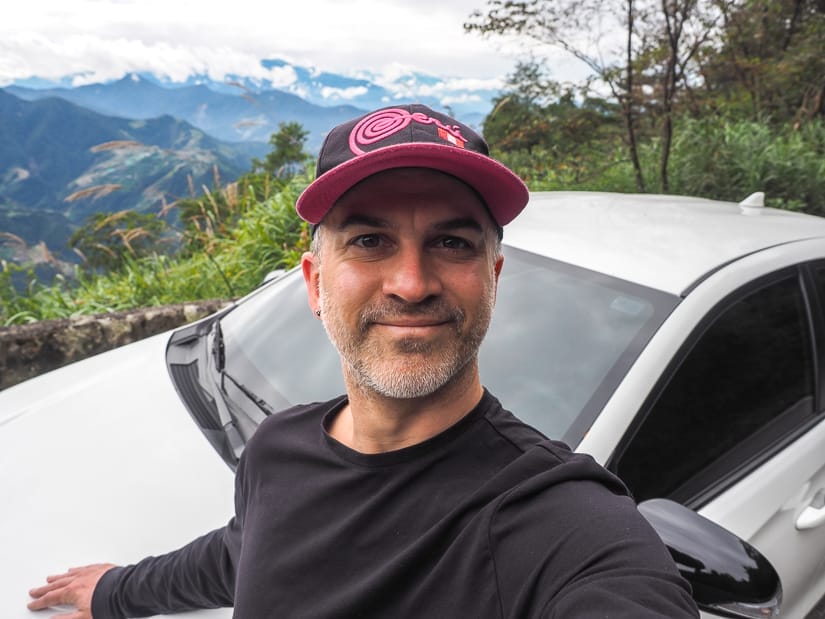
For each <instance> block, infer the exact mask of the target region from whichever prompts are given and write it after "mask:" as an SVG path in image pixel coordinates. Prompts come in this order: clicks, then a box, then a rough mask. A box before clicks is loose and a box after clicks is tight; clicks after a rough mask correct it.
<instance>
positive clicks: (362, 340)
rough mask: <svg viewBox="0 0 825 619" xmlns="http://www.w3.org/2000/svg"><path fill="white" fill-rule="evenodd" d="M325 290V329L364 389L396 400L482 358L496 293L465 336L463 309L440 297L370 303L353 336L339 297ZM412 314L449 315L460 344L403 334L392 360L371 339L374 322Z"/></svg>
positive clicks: (421, 393)
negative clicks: (337, 306) (340, 313)
mask: <svg viewBox="0 0 825 619" xmlns="http://www.w3.org/2000/svg"><path fill="white" fill-rule="evenodd" d="M320 293H321V299H320V300H321V308H322V311H321V316H322V318H323V324H324V329H326V332H327V335H328V336H329V338H330V340H331V341H332V343H333V344H334V345H335V347H336V348H337V349H338V353H339V355H340V357H341V359H342V361H343V364H344V371H345V373H346V374H347V375H348V376H349V377H350V378H351V379H353V380H354V381H355V383H356V384H357V385H358V386H359V387H360V388H362V389H364V390H367V391H371V392H374V393H376V394H378V395H381V396H384V397H387V398H394V399H412V398H421V397H425V396H428V395H431V394H433V393H435V392H436V391H438V390H439V389H441V388H442V387H444V386H445V385H447V384H448V383H449V382H450V381H452V380H453V379H455V378H456V377H457V376H459V375H460V374H461V372H462V371H463V370H464V369H465V368H466V367H467V364H468V363H470V362H471V361H475V359H476V358H477V357H478V349H479V347H480V346H481V342H482V340H483V339H484V336H485V334H486V333H487V328H488V327H489V324H490V318H491V316H492V309H493V295H492V294H489V295H488V296H487V297H488V298H487V299H485V300H484V301H483V302H482V306H481V307H480V309H479V314H478V317H477V320H476V324H475V325H473V327H472V329H471V330H470V331H469V332H468V333H467V334H466V336H465V337H464V338H460V337H459V335H460V333H461V332H462V330H463V328H464V324H465V322H466V316H465V314H464V312H463V311H461V310H459V309H457V308H451V307H447V306H446V305H445V304H444V303H442V302H441V301H438V300H435V301H432V302H425V303H424V304H416V305H407V304H401V303H399V302H394V303H390V304H388V305H387V306H383V307H378V308H375V307H372V308H366V309H365V310H364V311H363V312H362V313H361V315H360V316H359V324H358V331H357V332H356V334H355V335H353V334H351V333H348V332H347V331H346V329H345V327H344V326H343V325H342V324H340V323H339V321H338V320H337V315H338V314H337V313H336V311H335V310H334V309H333V308H335V302H334V301H332V300H331V298H330V295H329V293H328V292H327V291H326V289H325V288H324V287H323V285H322V286H321V290H320ZM411 314H412V315H422V314H423V315H427V316H437V317H439V318H440V319H448V320H450V322H451V324H452V325H453V326H454V330H455V335H456V339H455V345H453V346H451V347H447V348H445V347H442V346H438V345H434V344H433V343H431V342H422V341H421V340H419V339H417V338H409V339H402V340H400V341H398V342H396V343H395V345H394V350H393V351H392V352H393V353H394V354H393V357H392V359H388V358H386V352H385V351H382V350H380V349H379V348H378V347H377V346H375V345H373V343H372V342H371V341H370V340H369V339H368V332H369V330H370V328H371V325H372V323H373V322H374V321H376V320H379V319H381V318H382V317H388V316H399V315H411ZM399 359H400V362H399Z"/></svg>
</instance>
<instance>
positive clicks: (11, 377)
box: [0, 301, 229, 389]
mask: <svg viewBox="0 0 825 619" xmlns="http://www.w3.org/2000/svg"><path fill="white" fill-rule="evenodd" d="M228 303H229V302H228V301H199V302H194V303H184V304H180V305H170V306H165V307H152V308H145V309H139V310H132V311H128V312H117V313H112V314H101V315H98V316H81V317H78V318H71V319H65V320H42V321H40V322H36V323H32V324H29V325H19V326H13V327H0V389H5V388H6V387H10V386H11V385H14V384H17V383H19V382H22V381H24V380H26V379H27V378H31V377H33V376H37V375H38V374H42V373H44V372H48V371H49V370H54V369H56V368H59V367H62V366H64V365H67V364H69V363H72V362H73V361H79V360H80V359H83V358H85V357H89V356H91V355H95V354H97V353H101V352H104V351H107V350H111V349H112V348H116V347H117V346H122V345H124V344H129V343H130V342H136V341H137V340H140V339H143V338H144V337H148V336H150V335H155V334H156V333H162V332H163V331H168V330H169V329H174V328H175V327H178V326H180V325H183V324H185V323H188V322H192V321H194V320H198V319H200V318H203V317H204V316H207V315H209V314H211V313H213V312H215V311H217V310H218V309H220V308H222V307H225V306H226V305H227V304H228Z"/></svg>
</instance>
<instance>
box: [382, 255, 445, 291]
mask: <svg viewBox="0 0 825 619" xmlns="http://www.w3.org/2000/svg"><path fill="white" fill-rule="evenodd" d="M383 290H384V294H386V295H388V296H392V297H395V298H397V299H400V300H402V301H405V302H406V303H419V302H421V301H424V300H425V299H428V298H430V297H433V296H437V295H439V294H441V291H442V283H441V279H440V277H439V274H438V268H437V265H436V264H435V261H433V260H432V259H430V258H429V257H428V256H427V254H426V252H425V251H424V250H423V249H421V248H417V247H408V248H402V249H401V250H399V251H398V253H397V254H396V256H395V259H394V260H391V261H390V262H389V264H387V269H386V272H385V276H384V286H383Z"/></svg>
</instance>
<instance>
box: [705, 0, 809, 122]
mask: <svg viewBox="0 0 825 619" xmlns="http://www.w3.org/2000/svg"><path fill="white" fill-rule="evenodd" d="M720 10H721V12H722V15H723V20H724V29H723V31H722V34H721V36H720V37H719V40H718V42H717V43H716V44H715V45H709V46H706V47H704V48H703V49H702V50H701V58H700V65H701V72H702V77H703V80H704V89H703V90H702V91H701V92H699V93H696V94H697V104H698V105H699V106H702V107H710V108H711V109H712V110H713V111H720V110H722V111H728V112H730V111H733V113H734V114H735V115H737V116H739V117H742V118H746V119H767V118H769V119H771V120H772V121H773V122H794V123H796V124H797V125H799V124H800V123H803V122H806V121H808V120H810V119H813V118H816V117H820V118H821V117H825V2H823V0H744V1H740V2H737V3H736V4H734V5H732V6H729V5H727V4H721V5H720Z"/></svg>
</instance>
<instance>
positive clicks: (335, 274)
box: [303, 168, 502, 398]
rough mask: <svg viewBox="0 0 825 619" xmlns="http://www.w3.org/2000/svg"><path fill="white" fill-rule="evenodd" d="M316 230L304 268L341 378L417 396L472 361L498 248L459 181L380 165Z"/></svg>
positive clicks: (487, 314) (491, 294) (486, 314)
mask: <svg viewBox="0 0 825 619" xmlns="http://www.w3.org/2000/svg"><path fill="white" fill-rule="evenodd" d="M320 233H321V238H320V255H308V256H305V260H304V264H303V266H304V276H305V278H306V280H307V285H308V290H309V296H310V304H311V305H312V307H314V308H320V309H321V318H322V320H323V322H324V327H325V328H326V330H327V333H328V334H329V337H330V339H331V340H332V342H333V344H334V345H335V346H336V348H337V349H338V351H339V353H340V355H341V358H342V360H343V367H344V372H345V374H346V375H347V378H348V380H349V381H355V383H356V384H357V385H359V386H360V387H361V388H364V389H366V390H368V391H372V392H375V393H378V394H381V395H383V396H386V397H392V398H416V397H423V396H427V395H430V394H431V393H433V392H435V391H437V390H438V389H440V388H441V387H443V386H444V385H446V384H447V383H449V382H450V381H451V380H452V379H454V378H455V377H456V376H458V375H459V374H460V373H462V372H467V371H471V372H475V371H477V367H476V358H477V353H478V348H479V345H480V344H481V341H482V339H483V338H484V335H485V333H486V331H487V327H488V326H489V323H490V318H491V314H492V309H493V304H494V301H495V290H496V282H497V279H498V273H499V271H500V269H501V264H502V259H501V258H500V257H499V256H498V255H497V249H496V246H497V243H496V240H497V239H496V231H495V229H494V225H493V223H492V220H491V218H490V215H489V214H488V213H487V211H486V209H485V208H484V205H483V204H482V203H481V201H480V199H479V198H478V196H476V194H475V193H474V192H473V191H472V190H471V189H470V188H469V187H467V186H466V185H465V184H463V183H462V182H460V181H458V180H456V179H455V178H453V177H451V176H448V175H445V174H441V173H439V172H435V171H432V170H426V169H418V168H416V169H399V170H389V171H386V172H382V173H380V174H376V175H374V176H371V177H369V178H367V179H366V180H364V181H362V182H361V183H359V184H358V185H356V186H355V187H353V188H352V189H351V190H350V191H349V192H347V193H346V194H345V195H344V196H343V197H342V198H341V199H340V200H339V201H338V202H337V203H336V205H335V207H334V208H333V209H332V210H331V211H330V212H329V213H328V214H327V216H326V217H325V219H324V221H323V223H322V226H321V229H320Z"/></svg>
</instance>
